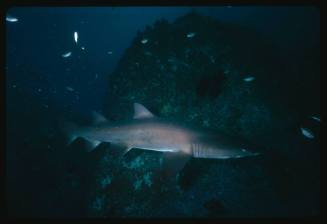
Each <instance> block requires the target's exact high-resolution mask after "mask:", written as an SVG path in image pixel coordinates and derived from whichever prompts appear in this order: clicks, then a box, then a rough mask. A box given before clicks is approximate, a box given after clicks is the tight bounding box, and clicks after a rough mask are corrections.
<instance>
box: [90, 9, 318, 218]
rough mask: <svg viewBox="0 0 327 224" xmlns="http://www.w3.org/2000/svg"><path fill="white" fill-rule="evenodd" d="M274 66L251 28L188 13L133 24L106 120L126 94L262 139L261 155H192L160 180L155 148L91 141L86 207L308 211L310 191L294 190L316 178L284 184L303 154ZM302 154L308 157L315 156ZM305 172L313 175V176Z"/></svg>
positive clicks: (122, 114) (128, 102) (110, 212)
mask: <svg viewBox="0 0 327 224" xmlns="http://www.w3.org/2000/svg"><path fill="white" fill-rule="evenodd" d="M283 69H284V66H283V62H282V61H281V60H280V57H278V52H276V50H275V49H274V46H273V44H271V43H270V42H269V41H268V40H267V39H266V38H265V37H263V36H262V35H261V34H260V33H258V32H256V31H255V30H251V29H249V28H245V27H241V26H238V25H234V24H226V23H221V22H219V21H217V20H215V19H213V18H210V17H206V16H202V15H199V14H197V13H196V12H190V13H188V14H187V15H185V16H183V17H180V18H178V19H177V20H176V21H175V22H173V23H169V22H168V21H166V20H164V19H161V20H158V21H157V22H155V23H154V24H153V25H152V26H148V27H146V29H145V30H144V31H139V32H138V34H137V35H136V37H135V38H134V40H133V41H132V43H131V45H130V47H129V48H128V49H127V50H126V52H125V54H124V55H123V57H122V58H121V60H120V62H119V64H118V66H117V68H116V69H115V71H114V72H113V73H112V74H110V76H109V80H108V92H107V98H106V103H105V113H106V116H107V117H108V118H110V119H112V120H124V119H129V118H130V117H131V116H132V113H133V109H132V105H133V102H139V103H142V104H144V105H145V106H146V107H147V108H148V109H149V110H151V111H152V112H153V113H154V114H156V115H158V116H160V117H164V118H167V119H169V118H172V117H173V118H175V119H178V120H180V121H182V122H185V123H188V124H194V125H199V126H203V127H210V128H214V129H216V130H219V131H223V132H225V133H228V134H233V135H238V136H240V137H244V138H246V139H248V140H250V141H252V142H255V143H257V144H259V145H262V146H263V147H264V148H265V150H266V154H265V155H264V156H261V157H253V158H246V159H241V160H226V161H218V160H217V161H213V160H209V161H208V160H201V159H192V160H191V161H189V162H188V164H187V165H186V167H185V168H184V169H183V171H182V172H181V173H180V174H179V175H178V176H177V181H175V182H174V181H173V182H169V183H168V182H162V181H161V180H160V178H159V175H158V173H159V170H160V167H161V161H162V158H161V157H162V154H161V153H156V152H145V151H142V150H138V149H135V150H132V151H131V152H129V153H128V154H127V155H126V157H125V158H120V159H117V157H115V156H114V155H112V153H111V151H110V146H109V148H105V147H104V148H101V149H99V150H102V156H101V157H99V161H98V162H97V167H96V171H95V173H96V175H95V183H94V189H93V190H92V194H91V197H90V202H89V208H88V215H89V216H92V217H212V216H214V217H258V216H259V217H262V216H267V217H271V216H277V217H280V216H288V215H290V214H291V215H294V214H298V213H299V214H301V212H305V214H312V213H314V212H315V211H316V210H315V209H316V207H315V206H314V205H315V203H316V200H317V195H315V194H314V193H312V194H310V195H308V196H303V192H305V191H308V189H310V191H311V192H317V190H316V186H317V185H315V184H312V185H310V184H309V185H305V186H304V185H302V186H301V187H300V189H299V187H297V191H296V192H294V191H292V189H293V188H294V187H295V186H299V185H301V184H303V181H301V180H300V177H298V176H297V175H296V173H298V172H299V173H301V172H303V170H302V169H303V168H301V166H300V165H299V164H300V163H301V161H303V158H305V157H306V156H307V155H306V154H305V153H303V148H302V149H301V147H300V148H299V147H297V145H298V144H299V143H298V141H300V140H299V138H297V137H296V135H297V133H295V132H294V131H293V129H292V127H293V126H292V125H293V124H294V123H296V119H297V117H296V115H292V114H290V111H291V110H288V109H287V107H285V105H286V103H285V102H284V100H285V98H284V97H283V96H282V95H283V94H282V93H281V92H280V91H281V90H280V89H279V88H278V86H279V85H280V83H281V82H283V76H284V75H285V74H286V71H285V70H283ZM310 147H311V146H310ZM294 155H296V156H294ZM295 157H296V158H295ZM312 157H314V158H313V159H312ZM310 158H311V160H310V161H316V160H317V157H315V155H311V156H310ZM294 161H296V162H294ZM312 171H313V172H316V171H317V169H314V168H313V170H312ZM286 177H287V178H286ZM312 178H313V179H314V181H317V176H316V175H315V177H312ZM297 197H302V198H303V197H308V198H311V199H312V200H311V204H310V203H309V204H306V205H303V206H299V205H296V201H297V200H295V198H297ZM295 205H296V207H294V206H295ZM292 206H293V207H292ZM290 207H292V209H290ZM308 208H309V209H308Z"/></svg>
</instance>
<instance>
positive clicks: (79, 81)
mask: <svg viewBox="0 0 327 224" xmlns="http://www.w3.org/2000/svg"><path fill="white" fill-rule="evenodd" d="M192 9H195V10H196V11H197V12H199V13H200V14H203V15H208V16H212V17H214V18H217V19H219V20H220V21H222V22H227V23H229V22H231V23H236V24H239V25H242V26H245V27H250V28H254V29H256V30H257V31H259V32H261V33H262V34H263V35H264V36H266V37H267V38H268V39H269V41H271V42H273V43H274V45H275V46H276V48H277V49H276V50H277V51H278V52H279V53H280V55H281V57H283V58H284V59H287V60H286V61H287V63H288V65H289V67H290V68H293V67H294V69H295V70H296V69H298V66H297V65H298V64H299V63H302V62H303V60H304V59H305V55H307V54H308V55H310V51H311V49H316V50H317V49H318V50H319V49H320V11H319V9H318V8H316V7H313V6H312V7H311V6H303V7H302V6H292V7H277V6H274V7H268V6H265V7H260V6H246V7H245V6H221V7H101V8H100V7H86V8H68V7H67V8H60V7H58V8H52V7H42V8H41V7H40V8H38V7H17V8H11V9H10V10H8V11H7V15H11V16H14V17H17V18H18V20H19V21H18V22H15V23H11V22H6V67H5V70H6V74H5V78H6V86H5V88H6V134H7V137H6V144H7V145H6V146H7V148H6V149H7V150H6V199H7V205H8V211H9V214H10V215H12V216H33V217H40V216H43V217H53V216H59V217H76V216H77V217H81V216H82V217H83V216H85V212H86V211H85V206H83V205H85V204H87V199H86V198H85V197H86V196H85V192H86V191H87V190H88V189H82V188H74V187H71V188H69V187H67V184H71V185H74V182H71V179H70V175H71V173H74V172H75V173H76V172H80V173H83V174H84V175H82V180H80V181H82V182H89V181H90V180H89V179H88V178H89V176H90V175H89V174H90V173H92V171H91V170H90V169H89V167H90V166H89V164H83V162H85V161H91V160H90V159H89V158H87V157H88V156H85V158H74V152H71V151H69V152H68V151H64V153H62V151H60V152H59V151H58V149H61V148H62V144H63V143H62V136H58V135H57V134H56V128H57V126H59V122H58V120H60V119H66V120H69V119H70V118H73V119H74V118H75V119H76V117H79V116H81V117H86V116H88V115H89V114H90V112H91V111H92V110H97V111H101V110H103V105H104V104H105V100H106V91H107V89H106V88H107V85H108V77H109V76H110V74H111V73H112V72H113V71H114V69H115V66H116V65H117V63H118V62H119V60H120V58H121V56H122V55H123V54H124V51H125V49H126V48H128V47H129V46H130V44H131V42H132V41H133V39H134V38H135V36H136V34H137V32H138V31H143V30H144V29H145V28H146V26H147V25H149V26H150V25H152V24H153V23H154V22H155V21H156V20H158V19H161V18H165V19H167V20H168V21H169V22H172V21H174V20H175V19H176V18H177V17H180V16H182V15H184V14H186V13H187V12H190V11H191V10H192ZM74 31H78V34H79V40H78V44H77V45H76V44H75V42H74V39H73V32H74ZM240 38H242V37H240ZM82 46H83V47H85V50H84V51H83V50H82V49H81V47H82ZM67 51H71V52H72V55H71V56H70V57H68V58H63V57H62V56H61V55H62V54H63V53H65V52H67ZM109 51H111V52H112V54H108V52H109ZM308 52H309V53H308ZM308 60H309V61H310V60H316V58H308ZM317 69H320V68H317ZM307 79H309V80H310V71H308V73H307V74H306V75H304V76H301V77H285V80H288V82H290V83H293V84H294V85H296V86H299V87H298V89H300V90H301V89H302V90H303V91H302V92H301V94H302V95H301V96H302V97H301V98H300V97H299V99H298V102H297V104H303V102H306V103H308V104H307V105H308V106H307V107H306V108H307V109H308V108H310V105H314V106H315V107H314V108H313V107H311V108H310V112H312V111H313V112H316V113H319V109H320V107H319V105H320V104H319V100H320V99H319V97H316V96H317V94H318V95H319V88H318V89H317V88H315V87H310V88H314V89H315V90H316V92H312V91H306V90H311V89H310V88H307V87H306V86H305V82H306V80H307ZM315 82H316V80H315ZM302 86H304V87H303V88H302ZM67 87H69V88H73V89H74V90H73V91H70V90H69V88H68V89H67ZM317 92H318V93H317ZM293 94H296V93H293ZM310 103H311V104H310ZM295 108H296V107H295ZM303 113H304V114H305V112H303ZM86 158H87V159H86ZM74 167H75V168H76V167H79V168H78V169H79V170H78V171H76V170H75V171H74V172H73V171H72V170H73V169H74ZM83 178H84V179H83Z"/></svg>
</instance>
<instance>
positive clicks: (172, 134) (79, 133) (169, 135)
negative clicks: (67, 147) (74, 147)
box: [67, 103, 260, 172]
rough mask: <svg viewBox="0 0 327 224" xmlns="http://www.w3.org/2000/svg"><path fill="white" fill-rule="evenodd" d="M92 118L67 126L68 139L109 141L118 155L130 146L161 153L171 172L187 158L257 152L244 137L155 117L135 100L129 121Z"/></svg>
mask: <svg viewBox="0 0 327 224" xmlns="http://www.w3.org/2000/svg"><path fill="white" fill-rule="evenodd" d="M94 117H95V121H94V123H93V125H91V126H88V127H77V126H75V127H70V128H68V129H67V134H68V136H69V140H70V142H72V141H74V140H75V139H76V138H78V137H81V138H84V139H85V140H87V141H88V142H89V143H90V149H91V150H93V149H94V148H96V147H97V146H98V145H99V144H100V143H102V142H109V143H110V144H111V145H112V146H114V147H117V148H118V149H119V150H120V151H121V153H122V154H125V153H126V152H128V151H129V150H131V149H132V148H138V149H143V150H152V151H159V152H163V153H164V161H165V166H166V169H167V170H172V172H177V171H178V170H180V169H181V168H183V166H184V165H185V163H186V162H187V161H188V159H189V158H191V157H194V158H206V159H230V158H242V157H248V156H255V155H259V154H260V153H259V152H255V151H253V148H252V147H253V146H252V145H251V144H249V143H248V142H246V141H244V140H240V139H239V138H235V137H231V136H227V135H225V134H222V133H218V132H217V131H214V130H209V129H203V128H194V127H189V126H183V125H180V124H178V123H175V122H172V121H169V120H164V119H161V118H158V117H156V116H154V115H153V114H152V113H151V112H150V111H149V110H148V109H146V108H145V107H144V106H143V105H141V104H139V103H134V117H133V119H130V120H129V121H122V122H111V121H108V120H107V119H106V118H105V117H104V116H102V115H101V114H98V113H96V112H94Z"/></svg>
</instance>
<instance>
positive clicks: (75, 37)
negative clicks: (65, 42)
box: [74, 31, 78, 44]
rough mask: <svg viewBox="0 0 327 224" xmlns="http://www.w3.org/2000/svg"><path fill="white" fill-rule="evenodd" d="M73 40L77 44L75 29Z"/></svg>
mask: <svg viewBox="0 0 327 224" xmlns="http://www.w3.org/2000/svg"><path fill="white" fill-rule="evenodd" d="M74 41H75V43H76V44H77V41H78V33H77V32H76V31H75V32H74Z"/></svg>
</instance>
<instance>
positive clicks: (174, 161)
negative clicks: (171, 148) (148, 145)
mask: <svg viewBox="0 0 327 224" xmlns="http://www.w3.org/2000/svg"><path fill="white" fill-rule="evenodd" d="M190 158H191V156H190V155H188V154H185V153H176V152H165V153H164V155H163V164H162V169H163V174H164V175H165V176H166V177H174V176H175V175H176V174H177V173H178V172H179V171H180V170H181V169H183V167H184V166H185V164H186V162H187V161H188V160H189V159H190Z"/></svg>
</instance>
